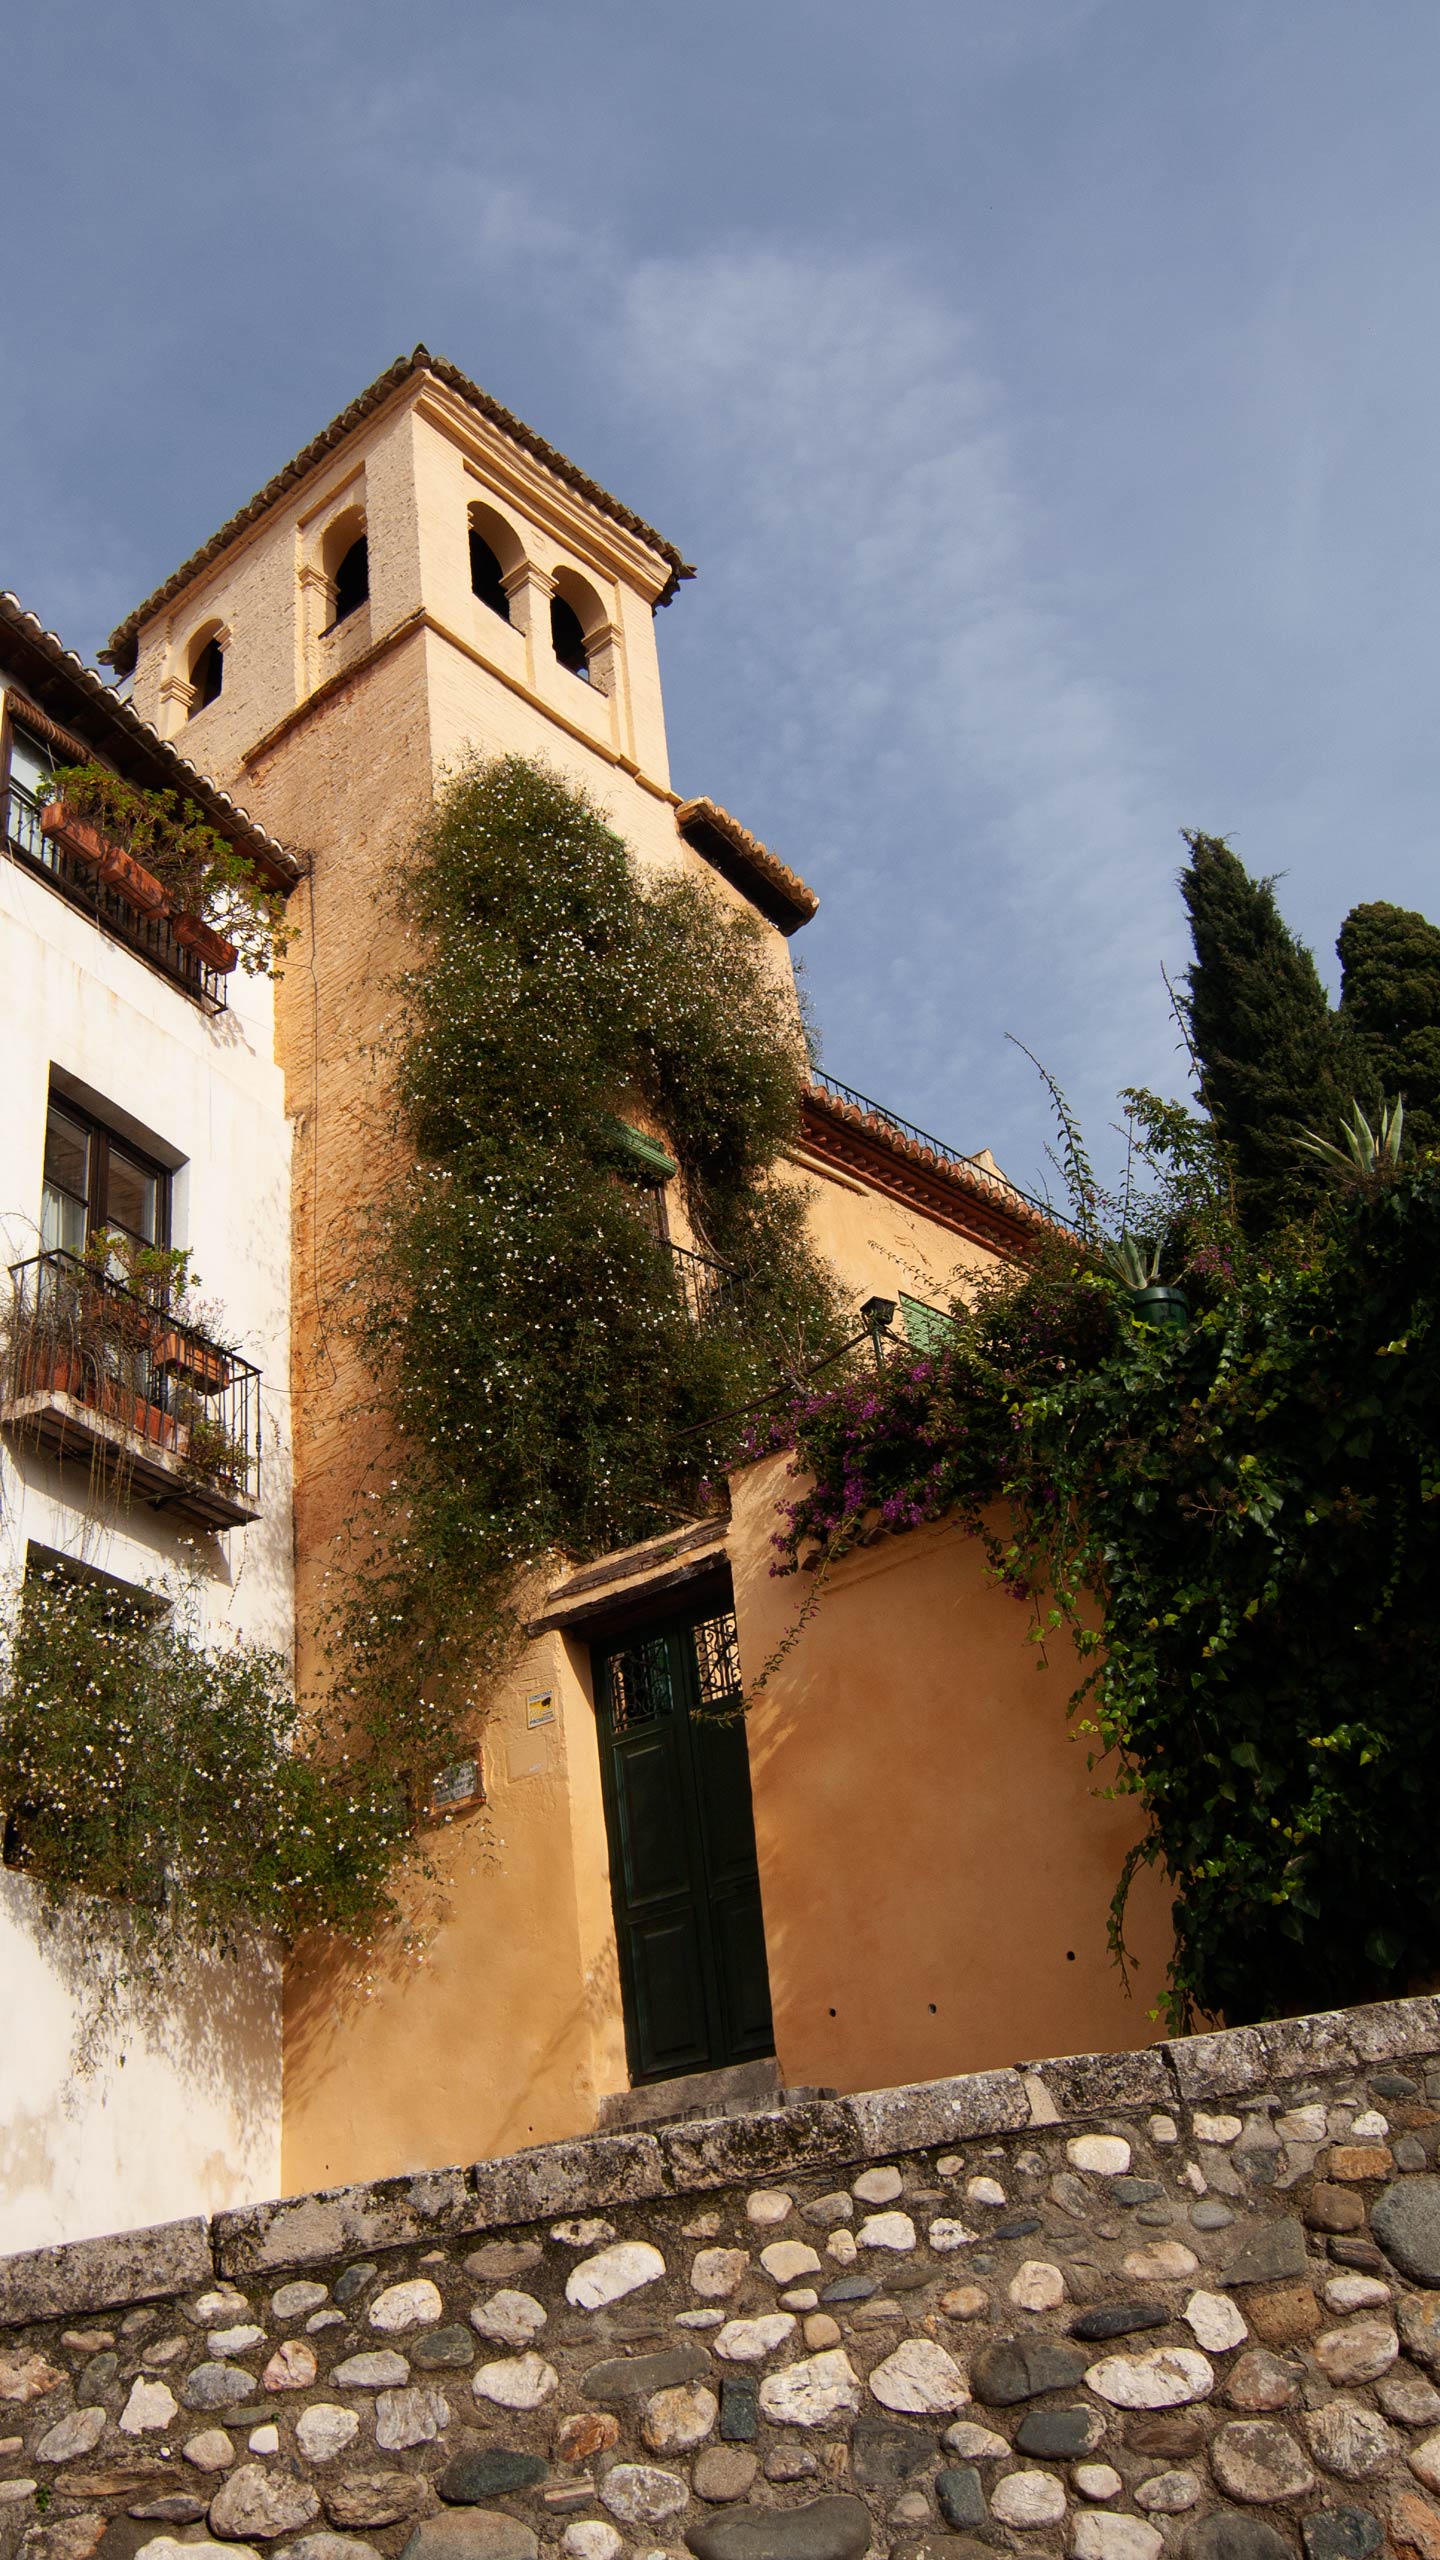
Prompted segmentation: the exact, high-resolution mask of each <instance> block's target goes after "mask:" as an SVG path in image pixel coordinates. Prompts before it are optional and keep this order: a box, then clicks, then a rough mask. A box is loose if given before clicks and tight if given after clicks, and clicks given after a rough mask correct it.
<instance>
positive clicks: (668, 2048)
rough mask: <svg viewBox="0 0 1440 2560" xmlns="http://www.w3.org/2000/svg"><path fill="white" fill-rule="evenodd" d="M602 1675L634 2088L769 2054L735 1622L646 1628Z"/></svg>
mask: <svg viewBox="0 0 1440 2560" xmlns="http://www.w3.org/2000/svg"><path fill="white" fill-rule="evenodd" d="M595 1673H596V1679H595V1691H596V1708H597V1712H598V1715H599V1719H600V1747H601V1765H602V1774H603V1779H604V1789H605V1816H606V1822H607V1824H608V1827H609V1834H610V1879H611V1890H612V1893H613V1896H614V1903H615V1933H616V1937H617V1939H618V1942H619V1948H620V1979H621V1988H622V1992H623V1996H624V2002H625V2034H626V2041H627V2045H628V2048H629V2055H630V2076H631V2079H632V2080H633V2081H640V2080H669V2079H673V2078H675V2077H676V2076H677V2075H678V2074H680V2073H682V2072H686V2071H713V2070H718V2069H720V2068H721V2067H722V2066H723V2065H724V2064H726V2063H730V2062H749V2061H753V2060H754V2059H755V2058H756V2057H757V2056H759V2055H763V2054H769V2053H773V2052H774V2050H775V2040H774V2032H773V2029H772V2027H771V2022H770V1981H769V1975H768V1972H767V1970H766V1964H765V1926H764V1921H763V1919H762V1916H761V1910H760V1877H759V1870H758V1867H757V1865H756V1858H755V1822H754V1815H753V1813H752V1810H751V1803H750V1761H749V1754H748V1751H747V1749H746V1742H745V1724H744V1719H743V1717H741V1716H739V1715H738V1714H736V1713H734V1712H733V1710H734V1708H735V1707H736V1706H737V1704H738V1701H739V1697H740V1669H739V1657H738V1651H737V1646H736V1640H735V1620H734V1617H733V1616H732V1615H731V1613H730V1612H729V1611H728V1610H725V1611H722V1612H720V1613H719V1614H717V1615H712V1616H709V1617H705V1618H700V1619H695V1618H691V1619H688V1620H681V1621H676V1622H672V1623H671V1624H669V1625H666V1626H664V1627H657V1628H649V1629H647V1630H646V1631H645V1632H644V1633H643V1634H639V1635H634V1636H631V1637H628V1638H627V1639H625V1641H624V1642H622V1643H619V1644H617V1645H615V1646H614V1647H612V1648H610V1649H609V1650H607V1651H605V1652H598V1651H597V1654H596V1661H595ZM727 1709H729V1710H731V1712H730V1713H728V1714H727V1712H726V1710H727Z"/></svg>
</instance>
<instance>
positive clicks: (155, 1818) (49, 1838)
mask: <svg viewBox="0 0 1440 2560" xmlns="http://www.w3.org/2000/svg"><path fill="white" fill-rule="evenodd" d="M7 1638H8V1641H7V1644H6V1647H5V1657H4V1663H3V1670H0V1803H3V1804H4V1806H5V1809H6V1839H5V1854H6V1859H7V1863H9V1864H10V1865H12V1866H16V1867H19V1868H21V1869H22V1870H26V1871H29V1872H30V1873H31V1874H32V1875H33V1876H34V1878H35V1880H36V1882H37V1883H39V1884H42V1885H43V1886H44V1887H45V1888H46V1890H47V1891H48V1892H49V1893H50V1894H52V1895H55V1896H63V1895H66V1894H68V1893H72V1892H80V1893H85V1894H87V1895H90V1896H96V1897H103V1898H105V1899H108V1900H109V1901H111V1902H113V1903H114V1904H116V1905H118V1906H119V1907H120V1911H121V1913H122V1914H123V1916H124V1920H125V1923H126V1925H127V1927H128V1929H129V1931H130V1932H131V1934H132V1936H133V1935H135V1934H136V1933H137V1932H138V1937H139V1941H140V1943H141V1945H142V1947H143V1948H145V1949H146V1950H148V1953H149V1956H150V1958H151V1959H152V1960H154V1961H155V1962H156V1963H157V1964H158V1965H160V1966H161V1967H163V1964H164V1962H165V1960H166V1959H167V1958H169V1957H170V1956H174V1955H178V1954H180V1953H182V1952H186V1951H190V1950H193V1949H197V1948H199V1949H204V1950H206V1951H208V1952H210V1953H212V1954H229V1955H233V1954H236V1953H238V1952H239V1951H241V1949H242V1948H243V1947H245V1946H246V1945H248V1944H251V1943H253V1941H254V1940H255V1939H256V1938H257V1937H266V1938H271V1939H278V1940H279V1941H280V1942H281V1943H283V1944H288V1943H290V1942H292V1941H293V1940H294V1939H296V1938H297V1937H299V1936H300V1935H301V1934H302V1933H303V1932H304V1931H305V1930H307V1929H311V1928H315V1927H326V1928H330V1929H337V1930H346V1931H357V1932H363V1931H364V1930H365V1929H366V1928H368V1927H369V1926H370V1925H371V1924H373V1922H374V1921H375V1920H376V1919H377V1918H378V1916H379V1915H380V1913H381V1912H382V1911H383V1910H385V1909H387V1908H388V1903H387V1897H386V1890H385V1878H386V1872H387V1868H388V1866H389V1864H390V1861H391V1858H392V1856H393V1854H394V1852H395V1850H396V1848H397V1846H398V1842H399V1837H400V1827H401V1826H400V1811H399V1806H398V1803H397V1802H396V1800H395V1799H394V1798H393V1797H392V1796H388V1795H387V1794H386V1793H385V1792H384V1791H383V1790H381V1791H377V1790H376V1789H374V1788H373V1787H369V1786H367V1785H365V1784H364V1783H363V1782H357V1780H356V1777H355V1775H354V1773H353V1772H352V1771H351V1770H349V1769H348V1768H346V1767H345V1766H344V1765H343V1764H340V1763H336V1764H334V1765H325V1764H323V1763H321V1762H319V1761H317V1760H315V1759H313V1758H311V1757H309V1756H307V1755H306V1754H305V1753H303V1752H299V1751H297V1750H295V1749H294V1748H293V1732H294V1722H295V1702H294V1698H293V1695H292V1693H291V1689H290V1685H289V1681H288V1677H287V1673H286V1666H285V1664H284V1662H283V1660H282V1658H281V1657H280V1656H279V1655H277V1654H274V1653H271V1652H268V1651H266V1650H265V1649H264V1648H262V1647H260V1646H257V1645H252V1644H245V1643H232V1644H227V1645H221V1646H207V1645H205V1644H204V1643H202V1642H201V1641H200V1639H199V1638H198V1636H197V1635H196V1634H195V1633H194V1631H193V1630H192V1628H191V1626H190V1625H189V1624H188V1622H187V1615H186V1612H185V1611H184V1610H183V1609H180V1610H175V1609H173V1608H171V1607H170V1606H168V1605H167V1604H166V1603H165V1601H164V1600H163V1599H162V1598H161V1597H160V1596H159V1595H157V1594H150V1593H136V1592H126V1591H122V1590H121V1589H119V1588H118V1587H117V1586H115V1585H111V1584H107V1583H105V1582H102V1581H100V1580H98V1579H95V1580H89V1579H80V1578H78V1577H76V1576H74V1575H71V1574H61V1573H58V1572H54V1571H51V1572H46V1573H42V1574H40V1575H38V1576H36V1577H34V1578H33V1579H31V1580H30V1581H28V1582H27V1583H26V1584H25V1586H24V1588H23V1591H22V1593H21V1595H20V1599H19V1602H18V1605H17V1606H16V1608H15V1610H14V1612H13V1613H12V1615H11V1618H10V1622H9V1625H8V1629H7ZM97 1925H98V1923H97Z"/></svg>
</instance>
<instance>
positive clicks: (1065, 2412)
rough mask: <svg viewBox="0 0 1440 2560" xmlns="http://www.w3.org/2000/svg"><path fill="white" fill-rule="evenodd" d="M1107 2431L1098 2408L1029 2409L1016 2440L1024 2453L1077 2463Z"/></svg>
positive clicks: (1047, 2459)
mask: <svg viewBox="0 0 1440 2560" xmlns="http://www.w3.org/2000/svg"><path fill="white" fill-rule="evenodd" d="M1104 2433H1105V2421H1104V2419H1103V2418H1102V2416H1101V2415H1100V2412H1099V2410H1098V2409H1030V2410H1027V2412H1026V2414H1025V2416H1024V2417H1023V2418H1022V2419H1021V2421H1020V2426H1019V2430H1018V2432H1017V2434H1016V2437H1015V2442H1016V2444H1017V2445H1018V2447H1019V2449H1020V2451H1021V2452H1022V2453H1031V2454H1038V2455H1039V2456H1040V2458H1041V2459H1042V2461H1050V2462H1074V2461H1077V2460H1078V2459H1079V2457H1080V2455H1081V2454H1082V2453H1093V2452H1094V2450H1095V2447H1096V2445H1097V2444H1098V2443H1099V2442H1100V2439H1101V2437H1102V2436H1103V2434H1104Z"/></svg>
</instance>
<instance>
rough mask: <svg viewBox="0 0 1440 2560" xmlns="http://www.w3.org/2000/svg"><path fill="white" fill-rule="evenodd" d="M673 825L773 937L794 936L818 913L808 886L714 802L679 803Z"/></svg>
mask: <svg viewBox="0 0 1440 2560" xmlns="http://www.w3.org/2000/svg"><path fill="white" fill-rule="evenodd" d="M675 824H676V826H677V828H678V829H679V832H680V834H681V836H682V837H683V838H684V841H685V842H686V844H688V845H689V846H690V847H691V849H692V851H694V852H695V853H698V854H699V855H700V856H701V858H702V859H703V860H704V861H706V862H708V863H710V864H711V865H712V866H713V868H714V869H715V870H716V871H718V872H719V873H720V875H721V877H722V879H725V880H728V881H729V882H730V883H731V885H732V887H734V888H737V889H739V890H740V891H741V893H742V894H743V895H744V896H745V897H747V898H748V899H749V900H750V902H751V904H752V906H755V907H758V908H759V910H760V913H761V914H762V915H763V916H764V917H765V919H766V921H767V922H768V923H770V924H773V925H774V926H775V927H776V929H777V931H778V932H780V933H783V934H785V935H787V936H788V935H790V934H792V933H798V932H799V930H800V927H801V926H802V924H808V923H809V922H810V919H811V917H812V916H814V915H815V914H817V913H818V911H819V906H820V901H819V898H818V897H817V896H816V894H815V891H814V890H813V889H812V888H811V887H810V885H809V883H808V881H805V880H802V879H801V877H800V875H799V873H798V871H791V870H790V869H789V868H788V866H787V865H786V864H785V863H783V862H781V861H780V860H779V858H778V857H777V856H776V855H775V854H773V853H772V852H771V851H770V849H769V847H768V845H763V844H761V842H760V840H759V838H758V837H757V836H752V835H751V833H750V831H749V829H748V828H746V827H742V826H741V824H740V821H739V819H738V818H732V817H731V815H730V812H729V810H728V809H722V808H721V807H720V806H719V805H718V803H717V802H716V801H714V800H705V799H698V800H682V801H681V802H680V804H679V806H678V807H677V809H676V811H675Z"/></svg>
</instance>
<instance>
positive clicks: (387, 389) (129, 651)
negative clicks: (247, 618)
mask: <svg viewBox="0 0 1440 2560" xmlns="http://www.w3.org/2000/svg"><path fill="white" fill-rule="evenodd" d="M426 373H428V374H429V375H431V376H432V377H433V379H434V380H435V381H436V382H440V383H443V384H444V385H445V387H446V389H447V390H450V391H453V392H455V393H456V394H457V396H458V397H459V398H460V399H461V400H463V401H464V402H465V403H466V405H467V407H469V408H472V409H478V410H479V412H480V415H481V416H482V417H484V418H488V419H489V421H490V423H491V425H492V426H496V427H498V428H499V429H500V431H501V434H502V435H507V436H509V437H510V439H511V441H512V442H513V443H515V444H518V445H519V446H521V447H522V449H523V450H524V451H525V452H526V453H528V454H530V455H531V456H532V458H533V459H534V460H535V461H536V462H539V463H541V464H543V466H544V468H545V469H546V470H547V471H551V472H553V473H554V475H555V477H556V479H557V480H563V481H564V483H565V485H566V487H567V488H569V489H573V490H574V491H575V492H576V494H577V496H579V497H582V498H585V499H587V500H588V501H589V503H590V505H591V506H592V507H597V508H598V509H599V510H600V513H601V514H602V515H607V516H609V517H610V519H611V521H612V523H615V524H618V525H623V526H624V528H625V531H626V532H627V533H632V534H634V536H635V538H636V540H637V541H638V542H643V543H644V545H645V547H646V549H647V550H649V551H653V552H654V553H655V555H656V558H657V559H660V560H663V561H664V562H665V563H666V565H667V567H668V569H669V572H670V574H669V577H668V579H667V580H666V583H665V587H664V590H663V592H662V594H661V595H660V597H659V602H660V603H661V604H668V603H669V601H670V598H671V597H672V596H673V594H674V593H675V589H676V588H677V586H678V585H679V583H680V580H681V579H682V578H693V577H694V575H695V572H694V570H693V569H692V568H691V567H690V565H689V563H688V561H686V560H685V559H684V558H683V557H682V555H681V554H680V552H678V551H677V550H676V548H675V546H674V544H673V542H667V541H666V540H665V538H664V536H663V535H662V534H659V533H657V532H656V531H655V528H654V526H653V525H649V524H647V523H646V522H645V519H644V517H643V516H637V515H634V514H632V512H631V510H630V508H629V507H625V506H622V505H621V503H620V501H619V499H618V498H612V497H611V495H610V493H609V491H608V490H606V489H602V488H601V487H600V485H599V483H598V481H595V480H591V479H590V478H589V477H588V476H587V474H586V473H585V472H583V471H581V470H580V469H579V468H578V466H577V465H576V464H575V463H573V462H569V461H567V459H566V457H565V455H564V454H563V453H557V451H556V449H555V447H554V445H552V444H547V443H546V442H545V439H544V437H543V436H539V435H537V434H536V433H535V430H534V428H533V427H527V426H526V425H525V424H524V422H523V420H522V419H520V418H517V417H514V416H512V414H511V412H510V411H509V410H508V409H504V408H502V407H501V405H500V402H499V401H498V400H494V399H492V398H491V396H490V394H489V392H488V391H482V389H481V388H480V385H479V383H478V382H472V381H471V380H470V377H469V375H468V374H465V373H462V372H461V371H460V368H459V366H458V365H453V364H451V363H449V361H448V360H447V359H446V357H444V356H432V355H431V353H430V350H429V348H428V347H423V346H420V347H416V348H415V349H414V350H413V351H412V353H411V354H409V355H408V356H399V357H397V358H396V361H395V363H394V364H392V365H389V366H387V368H386V370H385V372H384V373H382V374H378V375H377V376H376V379H375V380H374V381H373V382H372V383H371V384H370V385H369V387H368V388H367V389H366V390H364V391H362V392H361V393H360V394H359V396H358V397H357V398H356V399H354V400H352V401H351V403H350V405H349V407H348V408H347V409H342V410H341V412H340V415H339V417H338V418H332V419H331V421H330V424H329V426H328V427H323V428H322V429H321V431H320V433H319V435H318V436H315V437H313V438H312V439H311V441H310V443H309V444H307V445H306V446H305V447H304V448H303V450H302V451H301V452H299V453H297V454H296V456H295V458H294V460H293V462H287V463H286V465H285V468H284V470H283V471H277V472H276V474H275V476H274V478H273V479H272V480H267V481H266V483H265V486H264V488H263V489H260V490H258V491H257V492H256V494H255V496H254V497H253V498H251V499H250V500H249V502H248V504H247V505H245V506H243V507H242V508H241V509H240V511H239V513H238V515H233V516H232V517H231V518H230V520H229V523H228V524H222V526H221V527H220V530H219V532H218V533H212V534H211V536H210V539H209V541H208V542H202V544H201V546H200V548H199V550H198V551H194V552H192V553H191V555H190V558H189V559H188V560H186V561H183V562H182V563H181V566H180V567H179V568H178V569H176V570H175V571H174V572H173V574H172V575H171V576H170V577H168V578H167V579H166V580H165V582H164V585H163V586H159V587H157V588H156V589H155V592H154V594H153V595H150V596H147V597H146V599H145V601H144V603H143V604H140V605H137V606H136V608H135V610H134V612H133V613H130V614H127V615H126V617H125V620H124V621H123V622H122V623H120V624H119V625H118V626H117V628H116V629H115V630H114V631H112V632H111V634H110V637H109V640H108V641H107V642H106V645H105V647H104V648H103V649H102V650H101V652H100V654H101V657H102V658H103V659H104V660H105V661H106V663H107V664H108V665H110V666H113V667H114V668H116V669H117V670H118V672H119V673H120V674H121V675H122V676H124V675H128V674H129V673H130V670H131V668H132V667H133V666H134V664H135V658H136V652H137V649H138V645H139V635H140V630H141V626H142V624H144V623H146V622H148V620H149V619H150V616H151V614H152V613H159V612H161V611H162V610H163V608H164V607H165V606H166V605H167V604H169V602H170V601H171V598H172V597H174V596H177V595H178V594H179V593H180V591H181V589H182V587H186V586H188V585H189V583H190V581H191V579H192V578H194V577H196V576H197V575H198V574H199V572H200V571H201V570H202V569H205V568H208V567H209V565H210V562H211V561H212V560H217V559H218V558H219V556H220V554H221V552H222V551H224V550H225V549H227V547H228V546H229V544H230V543H232V542H234V541H235V540H236V538H237V536H238V535H240V534H242V533H244V532H246V531H247V530H248V528H249V527H250V526H251V525H252V524H254V523H255V522H256V521H257V519H258V518H259V517H260V516H262V515H263V514H264V513H265V511H266V509H267V508H268V507H272V506H273V505H274V504H275V502H276V500H277V499H278V498H282V497H284V495H285V494H286V492H287V490H290V489H293V488H294V487H295V486H296V485H297V483H298V482H299V481H301V480H303V479H304V478H305V476H306V474H307V473H308V472H310V471H313V470H314V469H315V466H316V464H317V463H320V462H323V461H324V460H325V458H326V456H327V454H330V453H333V452H334V451H335V449H336V447H337V446H338V445H341V444H343V443H344V441H345V438H346V437H347V436H349V435H351V434H353V432H354V430H355V428H356V427H358V426H362V425H363V424H364V422H365V420H366V419H367V418H369V417H372V416H373V415H374V413H375V411H376V410H377V409H379V408H382V407H383V406H384V403H385V402H386V401H387V400H388V399H389V397H390V395H391V393H392V392H394V391H397V390H398V389H399V388H400V387H401V385H402V384H403V383H406V382H408V381H409V380H410V379H411V378H412V376H414V375H416V374H426Z"/></svg>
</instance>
